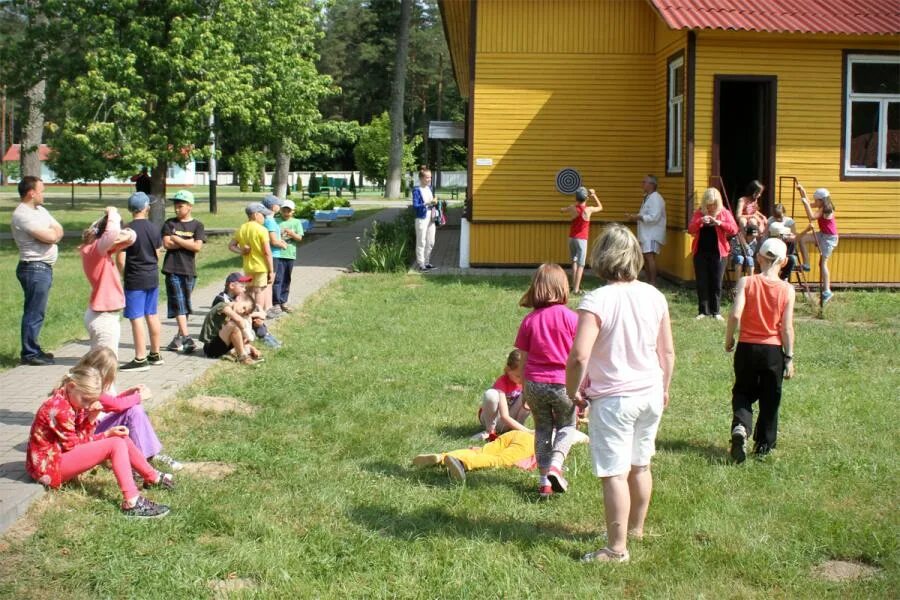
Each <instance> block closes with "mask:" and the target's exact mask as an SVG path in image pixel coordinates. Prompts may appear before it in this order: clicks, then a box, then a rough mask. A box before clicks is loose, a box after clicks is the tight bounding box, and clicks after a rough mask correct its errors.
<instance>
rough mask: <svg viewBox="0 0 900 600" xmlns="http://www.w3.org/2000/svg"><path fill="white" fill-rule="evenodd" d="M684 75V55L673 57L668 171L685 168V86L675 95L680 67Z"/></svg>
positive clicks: (669, 109)
mask: <svg viewBox="0 0 900 600" xmlns="http://www.w3.org/2000/svg"><path fill="white" fill-rule="evenodd" d="M679 68H680V69H681V73H682V77H683V76H684V55H681V56H679V57H678V58H675V59H673V60H672V61H671V62H669V65H668V82H669V85H668V87H667V96H668V98H667V105H668V112H667V116H668V119H667V121H668V123H667V127H668V128H669V129H668V135H667V136H666V139H667V140H668V147H667V148H666V173H681V172H682V171H683V168H684V93H683V90H684V86H683V85H682V93H681V94H678V95H677V96H676V95H675V90H676V89H677V87H676V85H675V83H676V80H675V77H676V74H677V73H678V69H679Z"/></svg>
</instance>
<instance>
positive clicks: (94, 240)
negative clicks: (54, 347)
mask: <svg viewBox="0 0 900 600" xmlns="http://www.w3.org/2000/svg"><path fill="white" fill-rule="evenodd" d="M135 239H136V235H135V233H134V231H132V230H131V229H122V217H121V215H119V211H118V210H116V208H115V207H114V206H107V207H106V214H105V215H103V216H102V217H101V218H100V219H98V220H96V221H94V222H93V223H91V226H90V227H88V228H87V229H85V230H84V232H83V233H82V234H81V246H79V248H78V251H79V252H80V253H81V266H82V268H83V269H84V274H85V276H87V279H88V282H90V284H91V298H90V301H89V302H88V307H87V310H86V311H85V313H84V326H85V328H86V329H87V331H88V335H90V337H91V349H92V350H93V349H95V348H99V347H101V346H104V347H107V348H109V349H110V350H112V351H113V352H115V353H116V355H118V354H119V336H120V334H121V328H120V327H119V313H120V312H121V311H122V309H123V308H125V292H124V290H123V289H122V281H121V280H120V279H119V270H118V269H117V268H116V264H115V262H114V259H113V257H114V256H115V255H116V253H117V252H119V251H120V250H123V249H125V248H127V247H128V246H130V245H132V244H133V243H134V241H135Z"/></svg>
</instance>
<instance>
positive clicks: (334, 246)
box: [0, 205, 458, 532]
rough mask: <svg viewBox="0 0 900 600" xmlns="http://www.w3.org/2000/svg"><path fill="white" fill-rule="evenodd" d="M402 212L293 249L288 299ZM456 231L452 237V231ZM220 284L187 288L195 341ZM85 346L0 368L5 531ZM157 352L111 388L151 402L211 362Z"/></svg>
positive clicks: (127, 342) (302, 296) (169, 325)
mask: <svg viewBox="0 0 900 600" xmlns="http://www.w3.org/2000/svg"><path fill="white" fill-rule="evenodd" d="M404 206H405V205H404ZM402 210H404V209H403V208H399V207H398V208H387V209H385V210H383V211H381V212H380V213H378V214H376V215H374V216H372V217H369V218H366V219H362V220H360V221H358V222H353V223H351V224H349V225H348V226H346V227H340V228H337V227H335V228H333V229H331V230H328V231H329V233H328V234H327V235H322V236H316V238H315V239H314V240H313V241H312V242H309V243H306V244H304V245H302V246H301V247H300V248H298V250H297V266H296V267H295V268H294V276H293V283H292V285H291V295H290V302H291V304H292V305H299V304H302V303H303V302H304V301H305V300H306V298H307V297H309V296H310V295H311V294H313V293H315V292H317V291H318V290H320V289H321V288H322V287H324V286H326V285H327V284H328V283H330V282H331V281H332V280H334V279H336V278H337V277H339V276H340V275H341V274H342V273H344V272H346V269H347V267H348V266H349V265H350V263H351V262H353V259H354V258H355V257H356V253H357V248H358V245H357V241H356V238H357V237H358V236H360V235H362V232H363V230H364V229H365V228H366V227H368V226H369V225H370V224H371V222H372V221H373V220H374V219H378V220H380V221H391V220H393V219H395V218H396V217H397V215H399V214H400V212H401V211H402ZM456 233H457V237H458V231H457V232H456ZM221 290H222V283H221V282H214V283H210V284H209V285H207V286H205V287H203V288H201V289H197V290H195V291H194V294H193V303H194V306H195V307H197V308H198V313H197V314H196V315H194V316H193V317H192V318H191V319H190V323H189V325H190V330H191V333H192V335H193V336H194V338H195V339H196V337H197V335H198V334H199V332H200V325H201V324H202V321H203V315H205V314H206V308H207V307H209V305H210V302H211V301H212V298H213V297H214V296H215V295H216V294H218V293H219V292H220V291H221ZM161 315H162V316H163V317H165V307H163V308H162V311H161ZM162 321H163V328H162V344H163V346H165V345H166V344H168V343H169V340H171V339H172V337H173V336H174V335H175V331H176V329H175V326H174V323H173V322H172V321H171V320H170V319H165V318H163V319H162ZM88 349H89V346H88V344H87V342H85V341H79V342H73V343H70V344H66V345H65V346H63V347H62V348H56V349H53V353H54V354H55V355H56V365H53V366H47V367H28V366H19V367H16V368H14V369H11V370H9V371H6V372H3V373H0V532H3V531H4V530H6V528H7V527H9V526H10V525H11V524H12V523H13V522H14V521H15V520H16V518H18V517H19V516H20V515H21V514H23V513H24V512H25V511H26V510H27V509H28V506H29V505H30V504H31V502H32V501H34V500H35V499H36V498H38V497H39V496H40V495H41V494H43V491H44V490H43V488H42V487H41V486H40V485H38V484H36V483H33V482H32V481H31V478H30V477H29V476H28V474H27V473H26V472H25V462H24V461H25V448H26V444H27V440H28V432H29V430H30V427H31V422H32V420H33V418H34V413H35V412H36V411H37V409H38V407H39V406H40V405H41V403H42V402H43V401H44V400H46V398H47V395H48V394H49V392H50V390H51V388H52V387H53V386H55V385H56V384H57V382H59V381H60V379H62V376H63V375H64V374H65V372H66V371H67V370H68V368H69V367H71V366H72V365H74V364H75V363H76V362H77V361H78V359H79V357H81V356H82V355H83V354H84V353H85V352H87V350H88ZM120 350H121V352H120V354H121V358H122V359H123V360H130V359H131V357H132V355H133V352H132V350H133V346H132V338H131V327H130V325H129V323H128V321H127V320H125V319H123V320H122V340H121V344H120ZM163 358H164V359H165V365H162V366H158V367H151V369H150V370H149V371H145V372H143V373H120V375H119V377H118V380H117V386H118V387H119V389H126V388H129V387H131V386H134V385H137V384H139V383H143V384H146V385H149V386H150V388H151V389H152V390H153V400H152V401H151V402H150V403H148V404H149V408H152V407H153V406H154V405H157V404H159V403H162V402H165V401H166V400H168V399H170V398H172V397H174V396H175V395H176V394H177V393H178V391H179V390H180V389H182V388H184V387H185V386H187V385H188V384H190V383H191V382H192V381H194V380H195V379H196V378H198V377H200V376H201V375H202V374H203V373H205V372H206V370H207V369H209V368H210V367H213V366H214V365H216V364H217V362H218V361H215V360H209V359H206V358H204V357H203V355H202V352H197V353H195V354H193V355H183V354H176V353H174V352H167V351H165V350H163Z"/></svg>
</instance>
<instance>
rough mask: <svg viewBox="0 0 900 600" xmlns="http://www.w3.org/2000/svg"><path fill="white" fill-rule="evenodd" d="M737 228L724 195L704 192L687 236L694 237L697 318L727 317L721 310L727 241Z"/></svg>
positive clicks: (727, 251)
mask: <svg viewBox="0 0 900 600" xmlns="http://www.w3.org/2000/svg"><path fill="white" fill-rule="evenodd" d="M737 232H738V226H737V223H735V222H734V217H732V216H731V212H729V211H727V210H725V209H724V208H723V207H722V195H721V194H720V193H719V190H717V189H716V188H708V189H707V190H706V191H705V192H704V193H703V200H702V202H701V204H700V208H698V209H697V210H696V211H694V216H693V217H691V222H690V224H689V225H688V233H690V234H691V235H692V236H694V242H693V244H692V245H691V252H692V253H693V254H694V274H695V276H696V279H697V302H698V309H697V318H698V319H702V318H704V317H715V318H716V319H717V320H719V321H724V320H725V318H724V317H722V314H721V312H720V310H719V304H720V301H721V299H722V276H723V275H724V274H725V262H726V260H727V257H728V253H729V251H730V250H731V246H730V245H729V243H728V240H729V239H730V238H731V237H732V236H734V235H735V234H737Z"/></svg>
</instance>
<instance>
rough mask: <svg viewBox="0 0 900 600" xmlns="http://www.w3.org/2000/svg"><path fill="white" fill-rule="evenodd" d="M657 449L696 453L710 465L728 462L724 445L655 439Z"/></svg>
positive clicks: (679, 452)
mask: <svg viewBox="0 0 900 600" xmlns="http://www.w3.org/2000/svg"><path fill="white" fill-rule="evenodd" d="M656 448H657V450H662V451H663V452H674V453H678V454H696V455H697V456H699V457H701V458H704V459H706V461H707V462H708V463H709V464H711V465H723V464H727V463H728V460H729V459H728V449H727V448H725V447H724V446H715V445H712V444H706V443H703V442H695V441H690V440H662V439H658V440H656Z"/></svg>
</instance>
